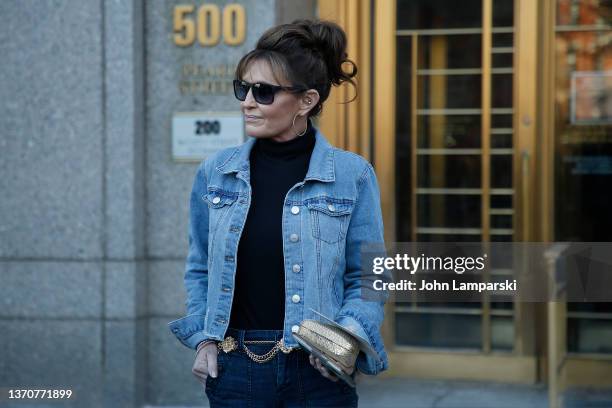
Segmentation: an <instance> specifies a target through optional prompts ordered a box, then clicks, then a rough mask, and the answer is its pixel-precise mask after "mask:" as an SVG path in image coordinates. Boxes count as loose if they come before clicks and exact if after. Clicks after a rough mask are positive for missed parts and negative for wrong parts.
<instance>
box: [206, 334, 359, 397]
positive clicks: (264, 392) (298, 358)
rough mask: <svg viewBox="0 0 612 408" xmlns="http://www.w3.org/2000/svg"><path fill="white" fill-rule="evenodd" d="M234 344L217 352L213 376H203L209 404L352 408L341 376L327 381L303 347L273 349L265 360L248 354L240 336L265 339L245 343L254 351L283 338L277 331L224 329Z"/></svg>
mask: <svg viewBox="0 0 612 408" xmlns="http://www.w3.org/2000/svg"><path fill="white" fill-rule="evenodd" d="M225 336H226V337H227V336H232V337H233V338H234V339H235V340H236V341H237V343H238V348H237V349H236V350H233V351H231V352H229V353H225V352H224V351H219V354H218V357H217V367H218V368H217V371H218V374H217V378H212V377H211V376H210V375H209V376H208V377H207V379H206V395H207V397H208V399H209V401H210V406H211V408H217V407H219V408H221V407H265V408H272V407H357V400H358V397H357V392H356V390H355V388H352V387H350V386H349V385H348V384H346V383H345V382H344V381H342V380H338V381H336V382H334V381H331V380H329V379H327V378H325V377H323V376H322V375H321V373H320V372H319V371H318V370H317V369H316V368H314V367H313V366H312V365H310V362H309V361H308V356H309V354H308V353H307V352H306V351H304V350H303V349H297V350H293V351H291V352H290V353H288V354H285V353H283V352H282V351H280V350H279V351H278V352H277V354H276V355H275V356H274V357H273V358H272V359H271V360H269V361H267V362H265V363H257V362H255V361H253V360H251V359H250V358H249V356H248V355H247V354H246V352H245V351H244V349H243V344H244V340H247V341H248V340H267V341H270V343H264V344H246V346H247V348H248V349H249V350H250V351H252V352H253V353H255V354H257V355H262V354H265V353H266V352H268V351H269V350H270V349H272V347H273V346H274V343H273V342H272V341H278V340H280V339H281V338H282V336H283V331H282V330H237V329H233V328H231V327H230V328H228V329H227V332H226V334H225Z"/></svg>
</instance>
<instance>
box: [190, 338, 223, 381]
mask: <svg viewBox="0 0 612 408" xmlns="http://www.w3.org/2000/svg"><path fill="white" fill-rule="evenodd" d="M217 353H218V349H217V343H215V342H214V341H213V342H210V343H206V344H204V345H203V346H201V347H199V348H198V351H197V353H196V358H195V361H194V363H193V368H192V369H191V372H192V373H193V375H195V376H196V378H197V379H198V381H200V382H201V383H202V385H203V386H206V377H208V375H210V376H211V377H212V378H217V373H218V372H217Z"/></svg>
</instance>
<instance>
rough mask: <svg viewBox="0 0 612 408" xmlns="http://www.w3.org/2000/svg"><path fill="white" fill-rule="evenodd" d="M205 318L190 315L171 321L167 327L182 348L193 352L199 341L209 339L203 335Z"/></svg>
mask: <svg viewBox="0 0 612 408" xmlns="http://www.w3.org/2000/svg"><path fill="white" fill-rule="evenodd" d="M205 317H206V315H203V314H191V315H188V316H185V317H182V318H180V319H177V320H173V321H171V322H170V323H168V327H169V328H170V331H172V333H173V334H174V336H176V338H177V339H178V340H179V341H180V342H181V343H182V344H183V345H184V346H186V347H189V348H190V349H193V350H195V349H196V347H197V346H198V344H199V343H200V342H201V341H203V340H207V339H210V336H207V335H206V334H205V333H204V318H205Z"/></svg>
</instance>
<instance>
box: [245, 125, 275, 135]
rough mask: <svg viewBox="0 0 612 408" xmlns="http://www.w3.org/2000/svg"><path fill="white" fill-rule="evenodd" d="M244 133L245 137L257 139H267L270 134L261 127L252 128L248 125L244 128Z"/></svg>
mask: <svg viewBox="0 0 612 408" xmlns="http://www.w3.org/2000/svg"><path fill="white" fill-rule="evenodd" d="M245 131H246V134H247V136H251V137H257V138H262V137H268V136H269V133H270V132H267V131H266V129H265V128H264V127H263V126H253V125H251V124H248V123H247V124H246V126H245Z"/></svg>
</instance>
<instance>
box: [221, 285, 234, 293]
mask: <svg viewBox="0 0 612 408" xmlns="http://www.w3.org/2000/svg"><path fill="white" fill-rule="evenodd" d="M231 290H232V288H230V287H229V286H223V291H224V292H230V291H231Z"/></svg>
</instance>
